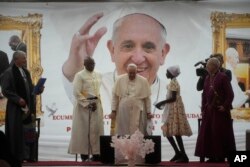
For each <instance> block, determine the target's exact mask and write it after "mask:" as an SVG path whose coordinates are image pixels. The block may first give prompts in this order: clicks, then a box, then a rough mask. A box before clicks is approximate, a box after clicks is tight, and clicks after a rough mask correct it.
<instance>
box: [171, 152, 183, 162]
mask: <svg viewBox="0 0 250 167" xmlns="http://www.w3.org/2000/svg"><path fill="white" fill-rule="evenodd" d="M179 158H181V153H178V154H175V155H174V157H173V158H172V159H170V162H174V161H176V160H177V159H179Z"/></svg>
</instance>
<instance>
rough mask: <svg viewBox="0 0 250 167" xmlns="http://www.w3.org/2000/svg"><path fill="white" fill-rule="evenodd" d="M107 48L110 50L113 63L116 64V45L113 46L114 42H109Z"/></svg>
mask: <svg viewBox="0 0 250 167" xmlns="http://www.w3.org/2000/svg"><path fill="white" fill-rule="evenodd" d="M107 48H108V50H109V53H110V56H111V60H112V62H115V56H114V45H113V41H112V40H108V42H107Z"/></svg>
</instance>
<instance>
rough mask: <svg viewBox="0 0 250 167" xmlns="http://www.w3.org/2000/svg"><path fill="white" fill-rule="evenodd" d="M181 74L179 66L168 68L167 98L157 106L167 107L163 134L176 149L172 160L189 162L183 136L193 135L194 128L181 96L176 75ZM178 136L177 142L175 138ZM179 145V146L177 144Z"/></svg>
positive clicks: (164, 113) (163, 119)
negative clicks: (190, 123)
mask: <svg viewBox="0 0 250 167" xmlns="http://www.w3.org/2000/svg"><path fill="white" fill-rule="evenodd" d="M179 74H180V68H179V66H171V67H169V68H168V69H167V73H166V76H167V78H169V79H171V81H170V83H169V84H168V85H167V91H168V92H167V96H166V100H163V101H161V102H159V103H157V104H156V107H157V108H163V107H164V105H165V109H164V112H163V117H162V121H163V123H164V124H163V126H162V131H163V135H164V136H166V137H167V139H168V141H169V142H170V144H171V146H172V147H173V149H174V151H175V156H174V157H173V158H172V159H171V160H170V161H171V162H189V159H188V157H187V155H186V152H185V148H184V145H183V141H182V136H191V135H192V130H191V128H190V125H189V123H188V120H187V117H186V114H185V108H184V104H183V102H182V98H181V96H180V85H179V83H178V81H177V79H176V77H177V76H178V75H179ZM174 137H175V138H176V141H177V143H176V142H175V140H174ZM177 145H178V146H177Z"/></svg>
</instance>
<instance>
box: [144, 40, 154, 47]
mask: <svg viewBox="0 0 250 167" xmlns="http://www.w3.org/2000/svg"><path fill="white" fill-rule="evenodd" d="M142 46H143V47H145V46H151V47H152V48H156V45H155V44H154V43H153V42H150V41H148V42H145V43H143V45H142Z"/></svg>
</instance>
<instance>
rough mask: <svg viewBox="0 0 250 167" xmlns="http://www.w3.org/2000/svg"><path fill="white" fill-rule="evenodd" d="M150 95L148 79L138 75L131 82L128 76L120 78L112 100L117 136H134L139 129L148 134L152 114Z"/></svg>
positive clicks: (115, 86)
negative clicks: (148, 114)
mask: <svg viewBox="0 0 250 167" xmlns="http://www.w3.org/2000/svg"><path fill="white" fill-rule="evenodd" d="M150 95H151V90H150V86H149V83H148V81H147V79H145V78H143V77H141V76H139V75H137V76H136V78H135V79H134V80H133V81H130V80H129V78H128V75H127V74H124V75H121V76H119V77H118V79H117V80H116V82H115V85H114V88H113V98H112V111H113V110H115V111H116V126H115V134H118V135H132V134H133V133H134V132H135V131H136V130H137V129H139V130H140V131H141V132H142V133H143V134H144V135H146V134H147V133H146V127H147V113H151V99H150Z"/></svg>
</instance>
